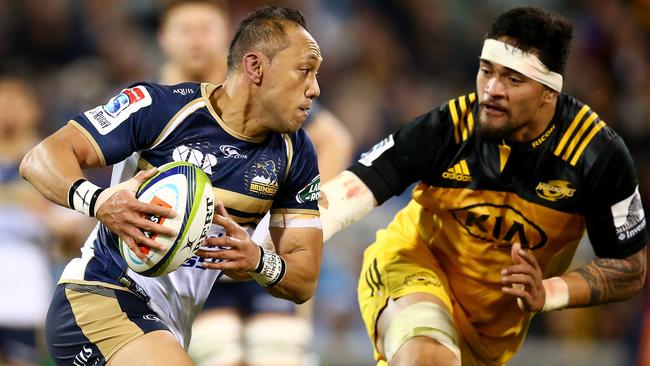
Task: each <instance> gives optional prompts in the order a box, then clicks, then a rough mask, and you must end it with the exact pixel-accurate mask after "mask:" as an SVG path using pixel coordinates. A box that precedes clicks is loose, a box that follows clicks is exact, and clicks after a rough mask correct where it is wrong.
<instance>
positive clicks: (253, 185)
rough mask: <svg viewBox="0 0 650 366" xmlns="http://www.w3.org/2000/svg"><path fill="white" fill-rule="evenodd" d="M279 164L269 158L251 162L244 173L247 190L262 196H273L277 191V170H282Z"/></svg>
mask: <svg viewBox="0 0 650 366" xmlns="http://www.w3.org/2000/svg"><path fill="white" fill-rule="evenodd" d="M279 164H281V163H279V162H278V163H277V164H276V162H274V161H273V160H271V159H263V160H258V161H255V162H253V163H252V165H251V166H249V167H248V171H247V172H246V174H245V175H244V181H245V184H246V186H247V188H248V190H249V191H250V192H252V193H255V194H257V195H259V196H262V197H273V196H274V195H275V193H276V192H277V191H278V172H280V171H282V170H283V167H281V166H278V165H279Z"/></svg>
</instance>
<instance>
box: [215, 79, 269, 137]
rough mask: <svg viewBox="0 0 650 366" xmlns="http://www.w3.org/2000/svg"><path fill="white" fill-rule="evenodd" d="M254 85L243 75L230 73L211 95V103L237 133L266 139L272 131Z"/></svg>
mask: <svg viewBox="0 0 650 366" xmlns="http://www.w3.org/2000/svg"><path fill="white" fill-rule="evenodd" d="M253 88H254V86H252V85H251V84H250V83H247V82H246V80H245V79H244V77H243V75H241V74H239V73H237V72H235V73H233V75H229V76H228V77H227V78H226V81H224V83H223V85H222V87H221V88H219V89H217V90H216V91H215V92H214V93H213V94H212V95H211V96H210V103H211V104H212V107H213V108H214V110H215V112H217V114H218V115H219V117H221V120H222V121H223V122H224V123H225V124H226V125H228V127H230V128H231V129H232V130H233V131H235V132H236V133H238V134H240V135H242V136H244V137H247V138H252V139H256V140H258V139H260V140H261V139H264V138H265V137H266V136H267V135H268V134H269V132H270V130H269V129H268V127H266V119H265V118H263V117H262V113H260V109H261V108H260V104H259V103H260V102H259V100H258V99H257V98H255V96H254V90H253Z"/></svg>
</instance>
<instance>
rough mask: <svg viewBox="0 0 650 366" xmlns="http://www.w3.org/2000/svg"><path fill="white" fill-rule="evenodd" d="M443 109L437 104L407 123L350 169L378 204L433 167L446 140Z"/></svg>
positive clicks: (446, 132) (421, 176) (398, 192)
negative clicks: (432, 108)
mask: <svg viewBox="0 0 650 366" xmlns="http://www.w3.org/2000/svg"><path fill="white" fill-rule="evenodd" d="M444 115H445V113H444V110H443V109H442V108H436V109H434V110H432V111H430V112H429V113H427V114H424V115H422V116H420V117H417V118H416V119H414V120H412V121H410V122H408V123H406V124H405V125H403V126H402V127H401V128H399V129H398V130H397V131H396V132H395V133H394V134H391V135H389V136H388V137H386V138H385V139H384V140H382V141H381V142H379V143H378V144H376V145H375V146H373V147H372V148H371V149H370V151H368V152H366V153H364V154H362V155H361V158H360V159H359V160H358V161H357V162H356V163H355V164H353V165H352V166H351V167H350V168H348V170H349V171H351V172H352V173H354V174H355V175H356V176H358V177H359V178H360V179H361V180H362V181H363V182H364V183H365V184H366V186H368V188H369V189H370V190H371V191H372V193H373V195H374V196H375V199H376V200H377V202H378V204H382V203H383V202H384V201H386V200H388V199H389V198H391V197H392V196H395V195H399V194H401V193H402V192H404V190H405V189H406V188H408V187H409V186H410V185H411V184H412V183H414V182H416V181H418V180H422V179H424V177H426V176H427V174H428V173H430V171H431V169H433V168H434V167H435V166H436V164H437V161H438V160H439V156H440V154H441V150H442V147H443V145H444V144H445V143H446V142H447V141H448V140H449V136H448V135H449V133H448V132H449V131H446V129H445V124H444V123H442V122H441V121H442V120H444V118H443V117H444Z"/></svg>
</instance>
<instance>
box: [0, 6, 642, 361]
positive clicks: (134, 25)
mask: <svg viewBox="0 0 650 366" xmlns="http://www.w3.org/2000/svg"><path fill="white" fill-rule="evenodd" d="M266 3H269V2H266V1H252V0H241V1H231V2H229V3H227V5H228V7H229V10H230V12H231V14H232V19H233V21H232V23H233V25H236V24H237V22H238V21H239V20H240V19H242V17H243V16H244V15H245V14H247V13H248V12H249V11H250V10H251V9H253V8H254V7H256V6H258V5H262V4H266ZM275 3H278V4H282V5H288V6H292V7H296V8H299V9H301V10H302V11H303V12H304V13H305V15H306V18H307V21H308V23H309V26H310V31H311V33H312V34H313V35H314V37H315V38H316V40H317V41H318V42H319V43H320V46H321V49H322V52H323V56H324V63H323V66H322V68H321V71H320V75H321V76H320V83H321V91H322V95H321V101H322V103H323V104H324V105H325V106H327V107H329V108H330V109H331V110H332V111H333V112H334V113H335V114H336V115H337V116H338V117H339V118H340V119H341V120H342V121H343V122H344V123H345V124H346V125H347V126H348V127H349V128H350V130H351V131H352V133H353V136H354V138H355V143H356V148H357V152H358V153H360V152H362V151H364V150H365V149H367V148H368V147H369V146H371V145H372V144H373V143H374V142H375V141H377V140H379V139H380V138H381V137H383V136H384V135H385V134H386V133H387V132H388V131H392V130H394V129H395V128H396V127H398V126H399V124H400V123H403V122H404V121H407V120H409V119H411V118H413V117H415V116H417V115H419V114H421V113H424V112H426V111H427V110H429V109H430V108H432V107H433V106H435V105H438V104H440V103H442V102H444V101H445V100H447V99H449V98H452V97H455V96H458V95H461V94H465V93H466V92H468V91H470V90H472V89H473V88H474V77H475V73H476V67H477V55H478V54H479V52H480V48H481V43H482V37H483V34H484V32H485V31H486V30H487V26H488V24H489V21H490V20H491V19H492V18H493V17H494V16H495V15H496V14H498V13H499V12H500V11H502V10H504V9H506V8H509V7H511V6H514V5H521V4H522V2H519V1H508V0H490V1H457V0H441V1H428V0H374V1H373V0H365V1H364V0H354V1H346V0H329V1H327V0H310V1H278V2H275ZM162 4H163V2H162V1H155V0H131V1H127V0H116V1H105V0H46V1H43V0H0V76H4V75H19V76H21V77H24V78H26V79H28V80H29V81H30V82H31V83H32V85H33V87H34V88H35V89H36V91H37V93H38V97H39V102H40V103H41V107H42V109H43V110H44V112H45V113H44V115H43V120H42V121H41V125H40V131H39V132H40V133H41V134H42V135H45V134H49V133H51V132H53V131H55V130H56V129H58V128H59V127H61V126H62V125H63V124H64V123H65V122H67V121H68V119H69V118H70V117H71V116H73V115H74V114H75V113H77V112H79V111H83V110H87V109H90V108H92V107H94V106H96V105H99V104H103V103H105V101H106V100H108V98H110V97H111V96H112V95H114V94H116V92H117V91H118V90H119V89H120V88H121V87H125V86H126V85H128V84H131V83H133V82H135V81H138V80H151V79H155V78H156V76H157V74H156V73H157V70H158V67H159V66H160V63H161V60H162V56H161V54H160V50H159V49H158V46H157V42H156V38H155V37H156V26H157V14H158V11H159V10H160V7H161V6H162ZM527 4H530V5H539V6H542V7H544V8H546V9H547V10H550V11H557V12H560V13H562V14H563V15H564V16H566V17H567V18H569V19H570V20H572V21H573V23H574V26H575V29H574V34H575V39H574V43H573V48H572V52H571V57H570V62H569V66H568V70H567V73H566V74H567V76H566V79H565V80H566V84H565V85H566V87H565V91H566V92H568V93H570V94H573V95H575V96H577V97H578V98H580V99H582V100H583V101H585V102H587V103H588V104H589V105H590V106H591V107H592V108H593V109H594V110H596V111H597V112H598V113H599V115H600V116H601V117H603V119H604V120H605V121H606V122H607V123H608V124H609V125H611V126H613V127H614V128H615V129H616V130H617V131H618V132H619V133H620V134H621V135H623V136H624V138H625V140H626V142H627V143H628V146H629V147H630V149H631V151H632V154H633V156H634V157H635V159H636V163H637V169H638V173H639V176H640V180H641V185H640V187H641V191H642V195H643V197H644V198H645V199H646V202H645V207H646V212H650V209H649V208H648V205H647V203H648V199H650V154H649V152H650V120H649V119H648V115H649V114H650V88H648V85H650V1H648V0H630V1H613V0H611V1H610V0H592V1H588V0H582V1H560V0H547V1H529V2H527ZM0 113H4V114H11V111H10V110H9V111H8V110H3V111H0ZM0 133H2V131H1V130H0ZM0 158H1V157H0ZM89 174H91V175H92V176H93V179H94V180H95V181H96V182H97V183H103V184H104V185H105V184H107V179H108V175H107V173H106V171H105V170H97V171H91V172H89ZM407 198H408V197H407V196H406V195H405V196H403V197H398V198H395V199H393V200H391V201H389V202H388V203H387V204H386V205H385V206H384V207H382V208H380V209H378V210H376V211H375V212H373V213H372V214H371V215H370V216H369V217H368V218H366V219H364V220H363V221H362V222H361V223H359V224H357V225H355V226H354V227H353V228H352V229H350V230H349V231H347V232H345V233H342V234H340V235H338V236H336V237H334V239H333V240H331V241H330V242H328V243H327V244H326V246H325V261H324V263H323V271H322V278H321V280H320V285H319V290H318V294H317V296H316V305H315V306H316V307H315V320H314V324H315V332H316V334H315V340H314V344H313V346H312V349H313V351H314V353H315V354H316V355H317V356H318V358H319V359H320V363H321V364H324V365H325V364H326V365H346V366H349V365H372V364H373V362H372V357H371V348H370V345H369V342H368V340H367V337H366V335H365V332H364V330H363V326H362V324H361V320H360V315H359V311H358V308H357V304H356V281H357V274H358V270H359V266H360V261H361V257H362V251H363V249H364V248H365V246H366V245H368V244H369V243H371V242H372V241H373V238H374V232H375V230H376V229H377V228H380V227H382V226H384V225H385V224H386V223H387V222H388V221H389V220H390V218H391V216H392V214H393V213H394V212H396V210H398V209H399V207H400V205H402V204H403V203H404V202H405V201H406V200H407ZM1 243H2V240H1V239H0V245H1ZM50 249H51V250H52V252H54V250H53V248H50ZM70 253H72V255H76V253H77V250H76V249H75V250H73V251H72V252H70V251H69V252H67V253H65V254H64V255H63V256H61V255H58V256H53V258H54V263H53V266H52V273H53V279H52V281H53V286H54V281H55V279H54V276H57V272H58V271H59V270H60V263H61V261H62V260H65V258H63V257H65V255H71V254H70ZM592 255H593V254H592V253H591V252H590V249H589V246H588V245H584V246H582V247H581V249H580V251H579V252H578V256H577V258H576V260H577V262H585V261H588V260H590V258H591V256H592ZM6 280H7V279H4V278H3V279H2V281H6ZM646 288H647V287H646ZM648 293H649V291H648V290H647V289H646V290H645V291H644V294H643V295H642V296H637V297H636V298H634V299H632V300H631V301H627V302H625V303H621V304H612V305H606V306H600V307H596V308H593V309H588V310H567V311H562V312H555V313H551V314H545V315H543V316H539V317H537V318H536V320H535V322H534V324H533V327H532V329H531V330H530V334H529V337H528V339H527V341H526V342H525V344H524V347H523V349H522V350H521V352H520V354H519V355H517V357H516V358H515V359H514V360H513V362H512V363H511V365H515V366H516V365H590V366H599V365H603V366H604V365H616V366H619V365H637V366H638V365H640V363H638V361H635V360H636V355H637V352H638V350H639V337H640V333H641V328H642V323H643V322H642V314H643V312H644V310H647V309H648V307H649V305H650V302H649V301H648V299H649V296H648ZM7 295H8V294H2V295H1V297H4V296H7ZM25 301H29V299H25ZM646 327H647V325H646Z"/></svg>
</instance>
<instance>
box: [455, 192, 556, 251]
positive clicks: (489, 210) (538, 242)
mask: <svg viewBox="0 0 650 366" xmlns="http://www.w3.org/2000/svg"><path fill="white" fill-rule="evenodd" d="M450 211H451V215H452V216H453V217H454V219H455V220H456V221H457V222H458V223H459V224H460V225H461V226H462V227H463V228H464V229H465V230H466V231H467V233H468V234H469V235H471V236H473V237H475V238H477V239H480V240H484V241H487V242H491V243H494V245H495V246H497V247H510V246H511V245H512V244H513V243H517V242H518V243H521V246H522V247H523V248H530V249H537V248H541V247H542V246H544V245H545V244H546V241H547V240H548V236H547V235H546V233H545V232H544V231H543V230H542V228H540V227H539V226H537V225H536V224H535V223H533V222H532V221H530V220H528V219H527V218H526V217H525V216H524V215H523V214H522V213H521V212H519V211H518V210H516V209H515V208H513V207H511V206H507V205H494V204H491V203H479V204H475V205H470V206H466V207H462V208H457V209H453V210H450Z"/></svg>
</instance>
